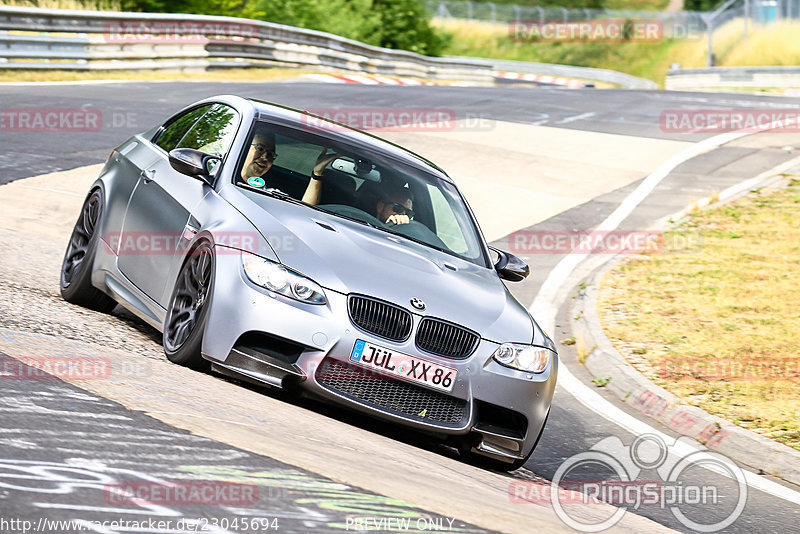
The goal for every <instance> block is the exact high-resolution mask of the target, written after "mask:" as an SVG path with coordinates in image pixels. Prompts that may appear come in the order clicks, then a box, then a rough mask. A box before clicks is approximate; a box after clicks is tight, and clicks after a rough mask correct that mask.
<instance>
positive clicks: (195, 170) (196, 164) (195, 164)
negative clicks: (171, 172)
mask: <svg viewBox="0 0 800 534" xmlns="http://www.w3.org/2000/svg"><path fill="white" fill-rule="evenodd" d="M220 161H222V160H221V159H220V158H218V157H217V156H212V155H211V154H206V153H205V152H201V151H199V150H195V149H193V148H176V149H175V150H171V151H170V153H169V164H170V165H172V168H173V169H175V170H176V171H178V172H179V173H181V174H185V175H186V176H191V177H193V178H197V179H199V180H202V181H203V182H205V183H207V184H209V185H211V181H212V180H211V172H212V171H213V170H214V169H213V165H214V164H215V163H214V162H217V163H219V162H220Z"/></svg>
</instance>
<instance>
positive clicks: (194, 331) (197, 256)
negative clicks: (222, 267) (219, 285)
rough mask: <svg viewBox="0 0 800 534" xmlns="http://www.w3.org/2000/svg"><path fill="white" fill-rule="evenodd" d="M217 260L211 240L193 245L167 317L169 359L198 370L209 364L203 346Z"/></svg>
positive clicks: (166, 348)
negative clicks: (204, 357) (203, 352)
mask: <svg viewBox="0 0 800 534" xmlns="http://www.w3.org/2000/svg"><path fill="white" fill-rule="evenodd" d="M214 261H215V260H214V252H213V249H212V246H211V243H209V242H208V241H205V240H203V241H201V242H200V243H199V244H197V245H196V246H195V247H193V248H192V250H191V252H190V253H189V254H188V255H187V256H186V259H185V260H184V262H183V265H182V266H181V270H180V272H179V274H178V278H177V280H175V288H174V289H173V291H172V297H171V298H170V301H169V306H168V307H167V317H166V319H165V320H164V333H163V336H162V341H163V346H164V353H165V354H166V355H167V359H169V361H171V362H172V363H177V364H179V365H183V366H186V367H189V368H192V369H196V370H206V369H208V367H209V365H208V362H206V360H204V359H203V356H202V354H201V350H202V345H203V334H204V333H205V329H206V320H207V318H208V308H209V306H208V304H209V300H210V298H211V293H212V288H213V282H214Z"/></svg>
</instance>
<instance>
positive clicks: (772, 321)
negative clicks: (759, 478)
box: [598, 177, 800, 450]
mask: <svg viewBox="0 0 800 534" xmlns="http://www.w3.org/2000/svg"><path fill="white" fill-rule="evenodd" d="M783 184H784V185H785V187H781V188H777V189H773V190H770V191H764V190H754V191H751V192H750V194H749V195H747V196H745V197H742V198H740V199H738V200H737V201H735V202H732V203H730V204H726V205H723V206H719V207H716V208H712V209H709V210H706V211H702V212H695V213H693V214H691V215H690V216H689V217H688V218H687V220H686V221H685V222H683V223H682V224H680V225H679V226H678V227H677V228H676V229H675V230H673V231H671V232H667V233H665V234H664V243H665V244H666V245H665V248H664V249H662V250H661V251H660V252H656V253H650V254H637V255H632V256H629V257H628V258H626V259H625V260H624V261H622V262H621V263H620V264H619V265H618V266H617V267H616V268H614V269H613V270H611V271H609V272H608V273H607V274H606V276H605V277H604V279H603V280H602V281H601V287H600V292H599V300H598V309H599V312H600V316H601V320H602V323H603V327H604V329H605V332H606V334H607V335H608V338H609V339H610V340H611V342H612V343H613V344H614V346H615V348H616V349H617V350H618V351H619V352H620V353H621V354H622V355H623V356H624V357H625V358H626V360H627V361H628V362H630V363H631V364H632V365H633V366H634V367H635V368H637V369H638V370H639V371H640V372H642V373H644V374H645V375H646V376H647V377H648V378H650V379H651V380H653V381H654V382H655V383H657V384H659V385H661V386H662V387H664V388H666V389H667V390H668V391H671V392H672V393H674V394H676V395H678V396H679V397H681V398H682V399H684V400H685V401H686V402H688V403H689V404H692V405H695V406H698V407H700V408H702V409H704V410H706V411H707V412H709V413H712V414H715V415H718V416H720V417H723V418H725V419H728V420H730V421H732V422H734V423H736V424H738V425H740V426H742V427H744V428H747V429H749V430H752V431H755V432H757V433H759V434H762V435H764V436H766V437H769V438H772V439H774V440H776V441H778V442H781V443H784V444H786V445H789V446H791V447H794V448H795V449H798V450H800V291H798V286H800V179H798V178H797V177H787V179H786V181H784V182H783ZM686 243H694V244H695V246H694V247H690V248H689V249H685V248H684V245H685V244H686Z"/></svg>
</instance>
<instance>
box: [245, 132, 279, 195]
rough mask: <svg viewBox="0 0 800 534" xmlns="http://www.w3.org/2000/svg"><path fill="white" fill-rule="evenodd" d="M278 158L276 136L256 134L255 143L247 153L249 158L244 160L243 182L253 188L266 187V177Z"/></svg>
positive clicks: (264, 133)
mask: <svg viewBox="0 0 800 534" xmlns="http://www.w3.org/2000/svg"><path fill="white" fill-rule="evenodd" d="M277 157H278V154H277V153H276V152H275V135H274V134H272V133H268V132H256V134H255V135H254V136H253V142H252V143H251V144H250V149H249V150H248V151H247V157H246V158H245V160H244V166H243V167H242V174H241V176H242V180H244V181H245V182H247V183H248V184H250V185H252V186H255V187H262V186H263V185H264V175H265V174H266V173H267V171H269V170H270V168H271V167H272V163H273V162H274V161H275V159H276V158H277ZM251 179H256V180H251ZM258 179H260V180H258Z"/></svg>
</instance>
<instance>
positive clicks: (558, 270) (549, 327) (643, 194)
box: [529, 123, 800, 505]
mask: <svg viewBox="0 0 800 534" xmlns="http://www.w3.org/2000/svg"><path fill="white" fill-rule="evenodd" d="M776 126H777V124H776V123H772V124H769V125H767V126H766V127H763V128H759V129H758V130H757V131H750V132H730V133H724V134H720V135H715V136H713V137H710V138H708V139H704V140H703V141H700V142H699V143H697V144H695V145H692V146H691V147H689V148H687V149H686V150H683V151H682V152H680V153H678V154H676V155H675V156H673V157H672V158H670V159H669V160H667V161H665V162H664V163H662V164H661V166H660V167H658V168H657V169H656V170H655V171H654V172H653V173H652V174H650V175H649V176H648V177H647V178H645V179H644V181H642V183H640V184H639V186H638V187H637V188H636V189H635V190H633V191H632V192H631V193H630V194H629V195H628V196H627V197H625V199H624V200H623V201H622V203H620V205H619V206H617V208H616V209H615V210H614V211H613V212H612V213H611V215H609V216H608V217H607V218H606V219H605V220H604V221H603V222H601V223H600V224H599V225H598V226H597V227H596V228H595V231H611V230H615V229H616V228H617V227H618V226H619V225H620V224H621V223H622V221H623V220H625V218H626V217H628V215H630V214H631V213H632V212H633V210H634V209H636V207H637V206H638V205H639V204H640V203H641V202H642V201H643V200H644V199H645V198H647V196H648V195H650V194H651V193H652V192H653V190H654V189H655V188H656V186H658V184H659V183H661V181H662V180H663V179H664V178H666V177H667V176H668V175H669V173H670V172H672V171H673V170H675V168H676V167H678V165H680V164H682V163H684V162H686V161H688V160H690V159H692V158H694V157H696V156H699V155H700V154H703V153H705V152H708V151H709V150H712V149H714V148H717V147H719V146H722V145H724V144H725V143H729V142H731V141H733V140H735V139H739V138H740V137H744V136H746V135H751V134H754V133H759V132H762V131H766V130H770V129H772V128H775V127H776ZM748 181H749V180H748ZM585 258H586V255H585V254H569V255H567V256H565V257H564V258H562V259H561V261H559V262H558V264H557V265H556V266H555V267H554V268H553V269H552V270H551V271H550V274H549V275H548V276H547V279H545V281H544V283H543V284H542V287H541V288H540V289H539V293H538V294H537V295H536V298H535V299H534V301H533V304H531V307H530V309H529V311H530V312H531V314H533V316H534V317H535V318H536V320H537V321H538V322H539V324H541V325H542V327H543V328H544V329H545V331H546V332H554V331H555V321H556V314H557V313H558V308H559V306H558V302H557V300H556V299H557V297H558V294H559V292H560V291H561V290H562V289H564V288H565V287H564V286H566V284H567V282H568V280H569V278H570V275H572V273H573V272H574V271H575V269H576V268H577V267H578V265H579V264H580V263H581V262H582V261H583V260H584V259H585ZM558 372H559V377H558V383H559V385H561V386H562V387H563V388H564V389H565V390H566V391H568V392H569V393H570V394H571V395H572V396H573V397H575V399H576V400H577V401H578V402H580V403H581V404H583V405H584V406H586V407H587V408H589V409H590V410H592V411H594V412H596V413H597V414H598V415H600V416H601V417H603V418H605V419H606V420H608V421H610V422H612V423H614V424H616V425H618V426H619V427H621V428H623V429H625V430H627V431H628V432H630V433H632V434H634V435H640V434H648V433H649V434H655V435H657V436H659V437H660V438H661V439H663V440H664V441H665V442H666V443H670V442H672V441H673V439H672V438H670V437H669V436H667V435H666V434H664V433H663V432H660V431H658V430H656V429H655V428H653V427H652V426H650V424H648V423H646V422H645V421H642V420H640V419H638V418H636V417H634V416H632V415H630V414H628V413H626V412H624V411H623V410H621V409H619V408H618V407H616V406H615V405H613V404H612V403H611V402H609V401H608V400H606V399H605V398H603V397H602V396H601V395H600V394H599V393H597V392H596V391H594V390H592V389H591V388H589V387H588V386H587V385H586V384H584V383H583V382H582V381H581V380H579V379H578V378H577V377H576V376H575V375H573V374H572V373H571V372H570V370H569V369H568V368H567V366H566V365H560V366H559V370H558ZM675 450H676V452H677V453H678V454H680V455H682V456H683V455H686V454H688V453H691V452H693V451H696V450H704V449H703V448H701V447H700V445H699V444H698V445H697V446H693V445H689V444H688V443H685V442H679V443H677V444H676V447H675ZM744 476H745V480H746V481H747V485H748V486H750V487H752V488H754V489H757V490H759V491H763V492H765V493H769V494H770V495H774V496H776V497H779V498H781V499H784V500H786V501H789V502H792V503H794V504H798V505H800V492H797V491H794V490H793V489H791V488H787V487H785V486H782V485H781V484H778V483H776V482H773V481H772V480H768V479H766V478H764V477H762V476H759V475H756V474H754V473H752V472H750V471H744Z"/></svg>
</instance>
